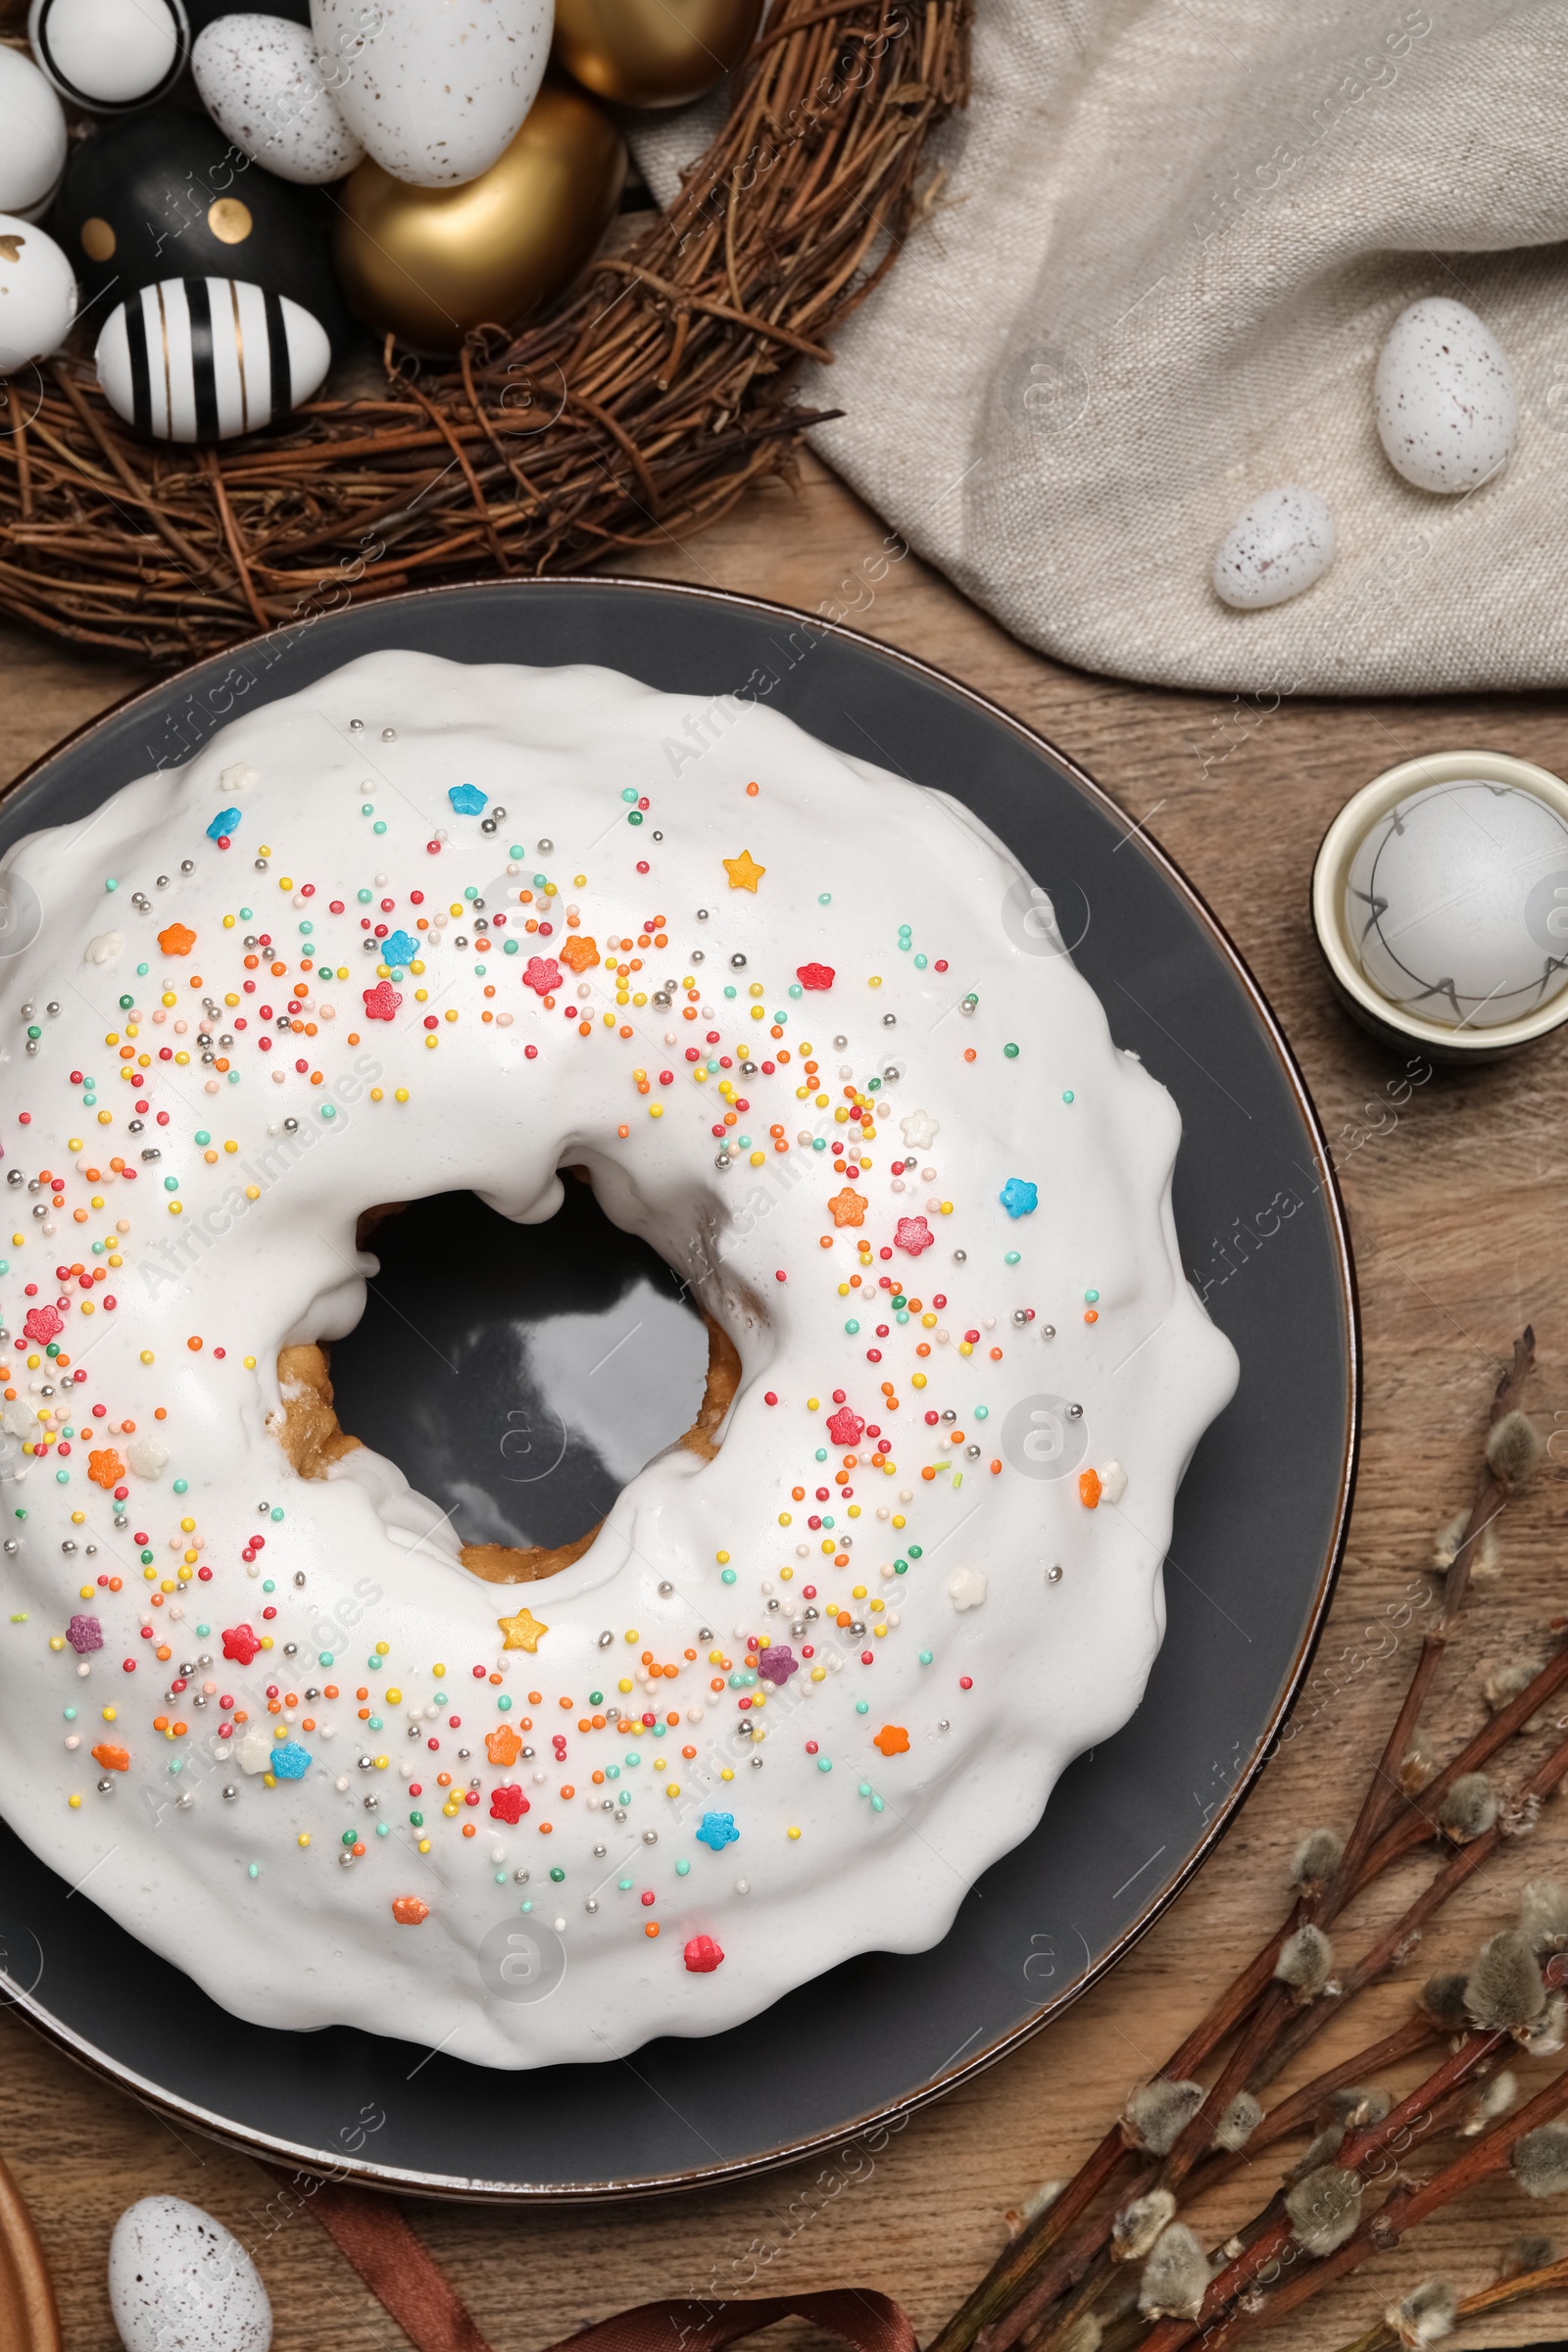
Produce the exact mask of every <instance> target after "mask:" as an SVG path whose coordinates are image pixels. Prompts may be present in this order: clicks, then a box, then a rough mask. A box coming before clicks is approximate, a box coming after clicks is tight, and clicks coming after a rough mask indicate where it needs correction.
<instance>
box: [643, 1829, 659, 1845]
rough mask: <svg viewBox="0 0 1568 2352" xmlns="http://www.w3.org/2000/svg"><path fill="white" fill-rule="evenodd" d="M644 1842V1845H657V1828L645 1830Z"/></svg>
mask: <svg viewBox="0 0 1568 2352" xmlns="http://www.w3.org/2000/svg"><path fill="white" fill-rule="evenodd" d="M643 1843H644V1845H657V1844H658V1843H659V1832H658V1831H657V1830H644V1832H643Z"/></svg>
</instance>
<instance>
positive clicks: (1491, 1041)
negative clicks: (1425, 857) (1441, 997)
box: [1311, 752, 1568, 1063]
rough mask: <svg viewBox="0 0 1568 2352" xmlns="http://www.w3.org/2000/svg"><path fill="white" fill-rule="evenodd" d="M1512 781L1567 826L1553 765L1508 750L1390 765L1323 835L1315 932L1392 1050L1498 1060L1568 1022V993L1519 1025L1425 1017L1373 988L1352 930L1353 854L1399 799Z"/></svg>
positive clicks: (1565, 800) (1362, 1016) (1343, 984)
mask: <svg viewBox="0 0 1568 2352" xmlns="http://www.w3.org/2000/svg"><path fill="white" fill-rule="evenodd" d="M1466 782H1482V783H1493V784H1509V785H1512V786H1513V787H1514V789H1515V790H1516V791H1519V792H1526V793H1530V794H1532V795H1533V796H1534V797H1535V798H1536V799H1537V800H1540V801H1543V802H1544V804H1545V806H1546V807H1547V808H1548V809H1551V810H1552V811H1553V813H1554V814H1555V815H1557V816H1558V817H1560V818H1561V819H1562V820H1563V822H1564V823H1565V824H1568V784H1565V783H1564V782H1563V780H1562V778H1561V777H1560V776H1554V775H1553V774H1552V773H1551V771H1550V769H1549V768H1544V767H1537V766H1536V765H1535V763H1534V762H1533V761H1532V760H1516V759H1514V758H1513V757H1512V755H1511V754H1510V753H1507V752H1428V753H1426V754H1425V755H1424V756H1423V757H1422V758H1421V759H1419V760H1401V761H1400V762H1399V764H1398V766H1397V767H1390V768H1386V769H1385V770H1384V772H1383V774H1382V775H1381V776H1374V777H1373V779H1372V781H1371V783H1370V784H1364V785H1363V786H1362V788H1361V790H1360V791H1359V792H1358V793H1355V794H1353V795H1352V797H1351V798H1350V799H1349V800H1348V801H1347V802H1346V804H1345V807H1344V808H1343V809H1341V810H1340V813H1339V815H1338V816H1337V817H1336V818H1335V819H1334V822H1333V823H1332V824H1331V825H1330V827H1329V829H1328V831H1327V832H1326V833H1325V834H1324V836H1323V840H1322V844H1321V846H1320V848H1319V850H1318V854H1317V862H1316V863H1315V865H1314V866H1313V868H1312V899H1311V906H1312V928H1313V930H1314V931H1315V932H1316V933H1317V943H1318V946H1319V947H1320V948H1321V950H1322V952H1323V959H1324V961H1325V962H1326V963H1327V965H1328V968H1329V978H1330V979H1331V980H1332V982H1333V984H1334V988H1335V993H1336V994H1337V995H1338V997H1339V998H1340V1001H1341V1003H1342V1004H1343V1005H1345V1007H1346V1010H1347V1011H1348V1013H1349V1014H1350V1015H1351V1017H1352V1019H1354V1020H1357V1021H1359V1022H1360V1024H1361V1026H1362V1028H1363V1029H1366V1030H1369V1031H1370V1032H1371V1034H1372V1035H1373V1036H1374V1037H1375V1038H1377V1039H1378V1040H1379V1042H1380V1043H1381V1044H1383V1045H1386V1046H1394V1047H1397V1048H1404V1047H1408V1046H1412V1045H1414V1046H1419V1047H1420V1048H1421V1050H1422V1052H1423V1053H1425V1054H1427V1055H1428V1056H1429V1057H1430V1059H1432V1060H1433V1061H1444V1062H1448V1063H1479V1062H1487V1061H1498V1060H1500V1059H1501V1058H1502V1057H1503V1056H1504V1055H1505V1054H1514V1053H1517V1052H1518V1050H1519V1048H1520V1047H1521V1046H1528V1045H1531V1044H1533V1043H1534V1041H1535V1040H1536V1039H1537V1038H1539V1037H1544V1036H1545V1035H1546V1033H1547V1032H1548V1031H1549V1030H1552V1029H1557V1028H1560V1027H1561V1026H1562V1024H1563V1022H1564V1021H1568V989H1565V990H1564V991H1563V992H1562V993H1561V994H1560V995H1558V996H1556V997H1553V998H1552V999H1551V1001H1550V1002H1549V1003H1548V1004H1545V1005H1538V1006H1537V1008H1536V1009H1535V1010H1534V1011H1533V1012H1529V1013H1526V1014H1524V1015H1522V1016H1521V1017H1520V1018H1519V1019H1518V1020H1516V1021H1500V1022H1498V1023H1497V1024H1496V1026H1495V1027H1494V1028H1489V1029H1482V1028H1464V1027H1461V1026H1457V1025H1455V1024H1452V1023H1449V1022H1446V1021H1428V1020H1423V1019H1422V1018H1421V1017H1420V1016H1419V1015H1418V1014H1416V1013H1413V1012H1408V1011H1406V1010H1405V1008H1404V1006H1403V1005H1396V1004H1394V1003H1392V1002H1391V1000H1390V999H1389V998H1387V997H1385V996H1384V995H1383V994H1382V992H1381V991H1380V990H1379V989H1376V988H1374V987H1373V985H1372V983H1371V982H1370V981H1369V980H1368V978H1367V976H1366V974H1365V972H1364V971H1363V970H1362V968H1361V962H1360V958H1359V956H1357V954H1356V952H1355V947H1354V945H1353V943H1352V941H1351V939H1350V937H1349V934H1348V929H1347V925H1346V897H1347V886H1348V881H1349V876H1350V867H1351V864H1352V862H1353V860H1354V858H1355V853H1356V851H1357V849H1358V848H1359V846H1360V844H1361V842H1362V841H1363V840H1364V838H1365V836H1366V835H1367V833H1368V832H1369V831H1370V830H1371V828H1372V827H1373V826H1374V825H1375V824H1376V823H1377V821H1378V819H1379V818H1380V817H1382V816H1386V815H1387V813H1388V811H1389V810H1390V809H1393V808H1394V807H1396V806H1397V803H1398V802H1400V801H1403V800H1407V799H1408V798H1409V797H1410V795H1411V794H1412V793H1416V792H1422V791H1425V790H1426V789H1427V787H1428V786H1430V785H1433V784H1457V783H1466Z"/></svg>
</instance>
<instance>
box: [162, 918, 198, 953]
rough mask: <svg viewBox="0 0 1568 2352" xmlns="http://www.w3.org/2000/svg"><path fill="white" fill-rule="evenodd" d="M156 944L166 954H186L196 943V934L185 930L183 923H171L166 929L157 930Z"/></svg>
mask: <svg viewBox="0 0 1568 2352" xmlns="http://www.w3.org/2000/svg"><path fill="white" fill-rule="evenodd" d="M158 945H159V946H160V947H161V948H162V949H163V951H164V954H165V955H166V956H188V955H189V954H190V952H191V950H192V948H193V947H194V946H195V945H196V934H195V932H194V931H187V929H186V928H185V925H184V924H183V923H171V924H170V926H169V929H168V930H167V931H160V932H159V934H158Z"/></svg>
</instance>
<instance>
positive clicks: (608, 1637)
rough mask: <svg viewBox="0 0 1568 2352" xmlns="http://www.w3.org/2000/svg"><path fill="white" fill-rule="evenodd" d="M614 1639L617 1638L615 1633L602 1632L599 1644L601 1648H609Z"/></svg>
mask: <svg viewBox="0 0 1568 2352" xmlns="http://www.w3.org/2000/svg"><path fill="white" fill-rule="evenodd" d="M614 1639H615V1637H614V1635H613V1634H608V1633H607V1634H601V1635H600V1637H599V1646H600V1648H601V1649H608V1648H609V1647H610V1644H611V1643H612V1642H613V1640H614Z"/></svg>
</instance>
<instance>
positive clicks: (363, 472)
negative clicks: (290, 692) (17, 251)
mask: <svg viewBox="0 0 1568 2352" xmlns="http://www.w3.org/2000/svg"><path fill="white" fill-rule="evenodd" d="M971 7H972V0H835V4H833V5H828V6H823V5H822V4H821V0H778V5H777V6H776V7H775V8H774V10H773V11H772V14H771V19H770V22H769V25H768V28H767V30H766V31H765V32H764V33H763V35H762V36H761V37H760V40H759V41H758V43H757V45H756V47H755V48H754V50H753V53H752V55H751V57H750V58H749V59H748V60H747V61H746V63H745V65H744V66H743V67H742V68H740V69H739V70H738V72H737V73H736V75H735V77H734V80H735V91H734V97H733V100H732V105H731V111H730V115H729V119H728V121H727V123H726V124H725V127H724V129H723V130H722V131H721V132H720V134H719V136H718V137H717V139H716V140H715V141H714V143H713V145H712V147H711V149H710V151H709V153H708V154H707V155H706V156H705V157H704V158H703V160H702V161H701V163H700V164H698V165H697V166H696V167H695V168H694V169H693V170H692V171H691V172H689V173H688V174H687V176H686V179H685V183H684V186H683V189H682V193H681V195H680V197H679V198H678V199H677V201H676V202H675V203H674V205H673V206H672V207H671V209H670V211H669V212H668V213H667V214H665V215H662V216H661V217H660V218H659V219H658V220H657V221H655V222H654V223H653V225H651V226H650V227H648V228H646V229H645V230H643V231H642V232H641V233H640V234H639V235H638V236H637V238H636V239H635V241H634V242H633V243H632V244H631V245H630V246H629V247H628V248H627V249H626V250H625V251H623V252H620V253H616V254H606V255H604V256H601V258H600V259H599V261H598V262H597V263H596V264H595V265H594V267H593V269H592V270H591V272H590V274H589V276H588V277H587V279H586V280H585V282H584V283H583V285H582V286H581V287H580V289H579V290H578V291H577V292H576V293H575V294H574V295H572V296H571V298H570V299H569V300H568V301H566V302H565V303H564V305H563V306H562V307H561V308H559V309H558V310H557V311H555V312H554V313H553V314H552V315H551V316H550V317H548V318H546V319H543V320H542V321H540V322H539V323H538V324H537V325H533V326H529V327H527V328H525V329H524V330H523V331H521V332H520V333H517V334H508V333H507V332H506V331H504V330H503V329H502V328H500V327H495V328H480V329H479V330H478V331H477V332H476V333H475V334H473V335H472V336H470V337H469V339H468V343H467V345H466V348H465V349H464V350H463V352H462V353H461V354H460V355H459V359H458V362H457V365H456V366H455V367H454V368H452V369H451V370H450V371H449V372H445V373H439V374H437V373H432V372H423V373H421V372H420V371H419V370H418V368H417V367H416V365H415V363H414V362H413V361H412V360H411V359H410V358H409V357H408V356H407V355H400V354H399V353H398V352H397V350H396V349H395V346H394V343H393V340H392V338H391V337H388V338H387V341H386V345H385V349H384V353H383V365H384V369H385V375H386V382H385V386H384V388H382V389H379V394H378V397H375V398H349V399H321V400H316V401H312V402H309V403H307V404H306V405H305V406H303V407H302V408H301V409H300V410H298V411H297V413H296V420H295V422H294V424H293V425H292V426H291V427H290V428H289V429H288V430H286V431H282V432H277V433H272V434H268V435H264V436H255V437H253V438H251V439H249V440H244V441H234V442H228V443H225V444H224V445H223V446H222V447H221V449H216V450H215V449H211V448H208V449H199V450H198V449H190V448H185V447H180V446H176V445H174V444H170V443H148V442H146V441H142V440H139V439H137V438H135V437H134V436H132V435H131V434H129V433H127V432H126V431H125V430H124V429H123V426H122V424H121V422H120V419H119V418H118V417H116V416H115V414H114V412H113V410H111V409H110V408H109V406H108V404H107V403H106V402H105V400H104V398H103V396H102V394H101V393H100V392H99V390H98V386H97V381H96V378H95V377H94V374H93V371H92V367H91V363H90V360H88V359H86V358H84V357H82V356H81V355H79V354H74V353H73V354H71V355H69V356H67V357H64V358H61V359H57V360H55V361H52V362H49V363H47V364H46V365H45V366H44V367H43V368H41V369H40V370H38V371H37V374H36V377H35V378H33V377H30V376H28V375H27V374H25V373H24V374H22V375H19V377H18V378H17V379H16V380H15V381H14V382H13V384H12V385H11V387H10V392H9V417H8V416H7V414H6V409H5V406H4V405H3V404H0V613H4V614H6V615H8V616H10V617H12V618H14V619H18V620H23V621H26V622H28V623H30V624H32V625H33V626H35V627H40V628H43V629H46V630H49V631H51V632H53V633H54V634H55V635H58V636H61V637H67V638H71V639H73V640H75V641H76V642H77V643H80V644H87V645H101V646H106V647H110V648H112V649H113V650H114V651H116V652H118V653H121V654H132V655H137V656H140V657H142V658H144V659H145V660H147V661H149V662H154V663H156V664H158V665H160V666H163V667H174V666H177V665H178V664H180V663H182V662H189V661H191V660H193V659H195V658H196V657H198V656H200V655H203V654H209V653H214V652H217V651H218V650H220V649H221V648H222V647H223V646H226V645H229V644H232V643H233V642H234V641H235V640H236V639H238V638H241V637H246V636H249V635H251V634H252V633H253V632H254V631H256V630H257V629H263V630H266V629H272V628H277V627H286V626H288V625H290V624H296V623H302V622H307V621H309V620H311V619H313V618H315V617H317V616H319V614H320V613H324V612H328V611H332V610H336V609H340V608H342V607H344V606H347V605H350V604H361V603H364V602H366V601H368V600H369V599H371V598H373V597H377V596H386V595H390V594H392V593H394V592H395V591H397V590H400V589H406V588H410V587H421V586H426V585H433V584H434V583H436V582H438V581H443V580H450V579H455V578H475V577H479V576H492V577H493V576H496V575H498V574H499V575H508V574H513V575H519V576H520V575H527V574H536V573H541V572H547V571H553V572H561V571H570V570H580V569H582V568H583V567H585V566H586V565H588V564H593V563H594V562H596V561H598V560H601V559H602V558H604V557H605V556H607V555H610V554H613V552H614V551H616V550H618V549H621V548H627V547H639V546H644V545H648V544H651V543H652V544H656V545H657V544H661V543H664V542H673V541H674V540H676V539H680V538H685V537H687V536H690V535H691V534H692V533H693V532H696V531H699V530H701V529H703V528H705V527H706V526H708V525H710V524H711V523H713V522H715V521H716V520H717V519H718V518H719V517H720V516H721V515H723V514H724V513H726V512H727V510H728V509H729V508H730V507H731V506H733V505H734V503H735V501H736V500H737V499H738V498H739V497H740V495H741V493H742V492H743V491H744V490H745V488H746V487H747V485H748V484H749V483H751V482H754V481H756V480H759V479H760V478H761V477H762V476H764V475H767V474H773V473H779V472H783V471H786V470H787V469H788V468H789V466H790V464H791V461H792V458H793V455H794V452H795V450H796V448H797V446H798V444H799V441H800V437H801V435H802V433H803V432H804V431H805V429H806V427H807V426H808V425H809V424H811V423H812V422H815V421H817V420H819V419H820V417H823V416H824V415H831V414H833V413H834V412H832V411H831V410H827V411H824V410H814V411H813V410H809V409H805V408H803V407H802V406H801V405H800V404H799V403H798V402H797V401H796V399H795V397H794V394H793V389H792V379H793V377H794V374H795V372H796V371H797V370H798V368H799V367H800V366H801V364H802V362H803V360H805V359H807V358H815V359H823V360H825V359H827V358H829V357H830V356H831V353H830V340H831V337H832V335H833V333H834V331H835V329H836V328H837V327H838V326H839V324H840V323H841V321H842V320H843V319H846V318H847V317H848V316H849V314H850V313H851V312H852V311H853V310H855V309H856V308H857V307H858V304H860V303H861V302H862V301H864V299H865V298H866V296H867V295H868V294H869V293H870V292H871V290H872V288H873V287H874V286H875V285H876V284H877V282H878V280H879V279H880V278H881V277H882V276H883V275H884V274H885V272H886V271H887V270H889V269H890V268H891V267H892V266H893V264H894V262H895V260H896V259H897V256H898V253H899V251H900V249H901V247H902V245H903V243H904V240H905V238H906V237H907V234H908V232H909V230H910V228H911V226H912V225H913V224H914V223H915V221H917V219H918V217H919V215H920V213H921V211H922V209H923V207H924V205H925V204H927V203H928V202H929V200H930V197H931V194H932V188H931V186H929V185H928V186H927V187H926V188H925V190H924V191H923V193H922V191H921V189H920V187H919V186H918V185H917V178H918V172H919V166H920V158H921V154H922V150H923V148H924V145H925V141H926V138H927V136H928V134H929V133H930V131H931V130H932V129H933V128H934V126H935V125H936V124H937V123H940V122H941V121H942V120H943V119H944V118H945V117H946V116H947V115H948V114H949V113H950V112H951V111H952V110H953V109H954V108H955V107H956V106H959V105H961V104H962V103H963V100H964V97H965V95H966V92H967V76H968V28H969V20H970V14H971Z"/></svg>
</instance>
